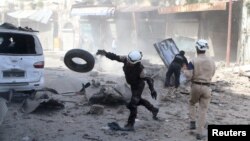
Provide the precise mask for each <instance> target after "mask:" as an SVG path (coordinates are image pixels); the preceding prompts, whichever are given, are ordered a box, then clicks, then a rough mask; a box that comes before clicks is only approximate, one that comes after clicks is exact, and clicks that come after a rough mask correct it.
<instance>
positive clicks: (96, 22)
mask: <svg viewBox="0 0 250 141" xmlns="http://www.w3.org/2000/svg"><path fill="white" fill-rule="evenodd" d="M105 2H106V3H105ZM105 2H104V3H101V2H99V3H95V2H89V3H88V2H84V3H83V2H77V1H74V0H66V1H59V0H54V1H51V2H49V5H46V6H41V5H40V9H39V8H36V9H35V10H36V11H39V10H43V11H46V12H41V13H42V14H40V15H42V16H43V17H44V18H40V19H37V20H38V21H36V20H32V15H27V14H26V17H25V14H21V15H17V13H18V9H17V6H15V7H12V8H7V7H11V5H8V6H7V7H6V5H5V6H4V5H3V3H1V11H2V13H1V21H7V20H8V21H13V22H12V23H17V24H20V25H21V26H24V25H25V26H27V25H28V26H30V27H32V28H34V29H37V30H39V31H40V33H41V41H42V43H43V44H45V45H43V46H44V49H45V50H49V51H67V50H69V49H71V48H83V49H85V50H87V51H90V52H95V51H96V50H97V49H107V50H108V51H111V50H112V48H111V46H112V43H113V42H114V41H115V42H116V43H117V48H118V50H119V51H120V52H122V53H123V51H124V52H127V51H128V50H131V49H133V48H137V49H140V50H142V51H144V52H149V53H155V55H156V51H155V49H154V47H153V44H154V43H156V42H159V41H161V40H163V39H166V38H173V39H174V41H175V42H176V44H177V46H178V47H179V48H180V49H182V50H185V51H186V52H187V53H188V54H190V55H192V54H193V53H194V52H195V50H194V48H193V46H194V41H195V40H196V39H198V38H204V39H207V40H208V41H209V44H210V55H211V56H214V58H215V59H216V60H222V61H223V60H225V59H226V57H227V50H228V49H227V46H228V33H230V34H231V40H230V55H229V56H230V62H237V63H239V64H244V63H247V62H249V61H250V57H249V56H250V55H249V54H250V49H249V44H250V42H249V39H248V36H249V32H250V29H249V27H248V26H247V25H249V21H250V20H249V17H250V16H249V13H250V12H249V11H250V10H249V9H250V6H249V5H250V4H249V3H250V2H249V0H232V11H231V12H232V20H231V31H230V32H229V31H228V17H229V9H230V8H229V0H220V1H217V0H216V1H215V0H210V1H205V2H204V3H187V1H174V2H172V1H171V2H170V1H168V4H166V1H165V3H162V2H161V3H157V4H155V3H154V2H146V1H145V2H144V1H143V3H131V4H125V5H124V4H121V5H117V2H113V1H105ZM12 6H13V5H12ZM19 6H20V5H19ZM29 6H31V5H29ZM27 7H28V6H25V5H24V7H23V8H24V9H26V10H29V8H32V7H29V8H27ZM38 7H39V6H38ZM45 7H49V8H47V9H50V10H44V9H45ZM11 9H12V10H11ZM19 10H21V9H20V8H19ZM23 11H25V10H23ZM20 16H21V17H20ZM18 22H19V23H18Z"/></svg>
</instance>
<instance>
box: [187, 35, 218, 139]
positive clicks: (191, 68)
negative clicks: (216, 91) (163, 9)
mask: <svg viewBox="0 0 250 141" xmlns="http://www.w3.org/2000/svg"><path fill="white" fill-rule="evenodd" d="M195 46H196V51H197V57H196V58H194V59H193V61H191V62H190V63H189V65H188V70H184V74H186V76H187V77H188V78H191V81H192V85H191V98H190V101H189V116H190V130H194V129H196V124H195V117H196V109H195V108H196V107H195V104H196V103H199V118H198V128H197V135H196V139H198V140H201V139H203V138H204V137H205V135H204V134H203V128H204V126H205V123H206V114H207V110H208V105H209V103H210V100H211V88H210V87H209V86H210V83H211V79H212V77H213V76H214V73H215V62H214V61H213V60H212V58H210V57H207V56H206V55H205V53H206V50H207V49H208V43H207V41H206V40H203V39H200V40H198V41H197V42H196V45H195Z"/></svg>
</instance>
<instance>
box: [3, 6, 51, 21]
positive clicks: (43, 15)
mask: <svg viewBox="0 0 250 141" xmlns="http://www.w3.org/2000/svg"><path fill="white" fill-rule="evenodd" d="M52 14H53V12H52V10H49V9H43V10H20V11H15V12H10V13H8V14H7V15H9V16H11V17H13V18H17V19H29V20H32V21H36V22H40V23H44V24H46V23H48V21H49V19H50V17H51V16H52Z"/></svg>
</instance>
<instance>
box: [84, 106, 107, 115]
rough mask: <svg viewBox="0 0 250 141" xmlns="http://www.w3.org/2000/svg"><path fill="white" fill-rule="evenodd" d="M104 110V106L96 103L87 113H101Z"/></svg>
mask: <svg viewBox="0 0 250 141" xmlns="http://www.w3.org/2000/svg"><path fill="white" fill-rule="evenodd" d="M103 112H104V106H102V105H98V104H94V105H92V106H91V107H90V110H89V111H88V113H87V114H93V115H101V114H103Z"/></svg>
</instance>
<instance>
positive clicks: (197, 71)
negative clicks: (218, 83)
mask: <svg viewBox="0 0 250 141" xmlns="http://www.w3.org/2000/svg"><path fill="white" fill-rule="evenodd" d="M191 62H192V63H193V66H194V70H184V74H185V75H186V76H187V78H189V79H191V81H196V82H203V83H210V82H211V80H212V77H213V76H214V74H215V69H216V68H215V62H214V61H213V60H212V58H211V57H208V56H206V55H205V54H200V55H198V56H197V57H196V58H194V59H193V60H192V61H191Z"/></svg>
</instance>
